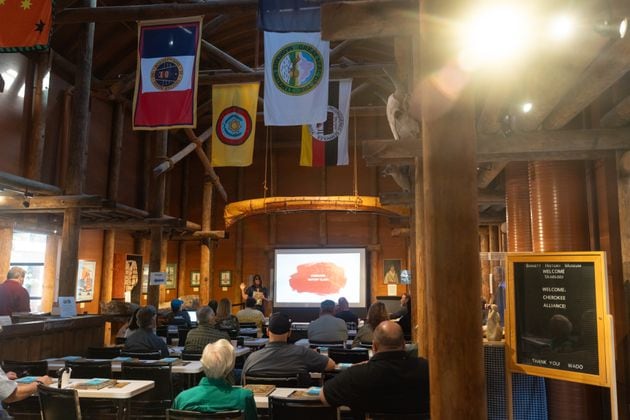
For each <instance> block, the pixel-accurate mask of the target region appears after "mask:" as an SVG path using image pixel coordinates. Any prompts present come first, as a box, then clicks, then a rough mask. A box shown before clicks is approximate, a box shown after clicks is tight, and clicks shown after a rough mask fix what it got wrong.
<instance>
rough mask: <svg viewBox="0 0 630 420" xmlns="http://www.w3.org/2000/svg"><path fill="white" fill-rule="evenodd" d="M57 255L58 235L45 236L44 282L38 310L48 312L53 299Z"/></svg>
mask: <svg viewBox="0 0 630 420" xmlns="http://www.w3.org/2000/svg"><path fill="white" fill-rule="evenodd" d="M58 256H59V236H57V235H47V236H46V255H45V256H44V284H43V287H42V303H41V306H40V310H41V311H42V312H50V311H51V310H52V306H53V302H54V299H55V280H56V279H57V257H58Z"/></svg>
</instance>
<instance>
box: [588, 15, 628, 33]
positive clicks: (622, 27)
mask: <svg viewBox="0 0 630 420" xmlns="http://www.w3.org/2000/svg"><path fill="white" fill-rule="evenodd" d="M594 29H595V32H597V33H598V34H601V35H603V36H607V37H610V38H624V37H625V36H626V32H627V30H628V18H623V19H617V20H612V19H607V20H604V21H603V22H599V23H596V24H595V27H594Z"/></svg>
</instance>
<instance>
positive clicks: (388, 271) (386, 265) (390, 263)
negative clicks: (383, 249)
mask: <svg viewBox="0 0 630 420" xmlns="http://www.w3.org/2000/svg"><path fill="white" fill-rule="evenodd" d="M401 265H402V264H401V260H383V283H384V284H398V283H400V268H401Z"/></svg>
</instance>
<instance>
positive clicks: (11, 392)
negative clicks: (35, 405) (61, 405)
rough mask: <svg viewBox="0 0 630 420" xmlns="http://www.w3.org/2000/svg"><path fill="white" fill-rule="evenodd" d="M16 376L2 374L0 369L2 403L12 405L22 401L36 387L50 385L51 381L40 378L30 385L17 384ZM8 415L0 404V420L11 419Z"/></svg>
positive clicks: (44, 377) (33, 391)
mask: <svg viewBox="0 0 630 420" xmlns="http://www.w3.org/2000/svg"><path fill="white" fill-rule="evenodd" d="M15 379H17V375H16V373H15V372H7V373H4V371H3V370H2V369H0V401H1V402H3V403H12V402H16V401H21V400H24V399H26V398H28V397H30V396H31V395H33V394H34V393H36V392H37V385H39V384H43V385H50V384H51V383H52V380H51V379H50V378H49V377H48V376H41V377H39V378H37V380H36V381H34V382H31V383H30V384H18V383H17V382H15ZM11 418H13V417H10V416H9V414H8V413H7V412H6V411H5V410H4V408H2V404H0V419H11Z"/></svg>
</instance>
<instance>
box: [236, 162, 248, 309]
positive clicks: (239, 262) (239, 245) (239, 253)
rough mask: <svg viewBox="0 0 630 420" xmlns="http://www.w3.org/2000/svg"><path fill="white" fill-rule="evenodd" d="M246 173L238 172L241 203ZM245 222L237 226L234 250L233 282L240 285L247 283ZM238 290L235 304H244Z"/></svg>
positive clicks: (239, 169)
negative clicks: (244, 262)
mask: <svg viewBox="0 0 630 420" xmlns="http://www.w3.org/2000/svg"><path fill="white" fill-rule="evenodd" d="M244 172H245V171H244V170H243V168H242V167H239V168H238V171H237V176H236V179H237V181H236V182H237V192H236V199H237V201H240V200H242V199H243V195H244V190H245V173H244ZM243 236H244V235H243V222H241V223H237V224H236V244H234V247H235V248H236V249H235V250H234V253H235V255H234V267H235V269H236V273H235V276H234V277H235V278H234V279H233V280H232V282H233V283H234V282H237V283H238V284H239V285H240V283H241V282H245V279H244V278H243ZM245 285H246V286H249V285H248V284H247V282H245ZM236 290H238V297H237V300H236V301H234V303H235V302H237V301H238V302H243V295H242V294H241V292H240V290H241V289H240V288H239V289H236ZM243 303H244V302H243Z"/></svg>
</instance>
